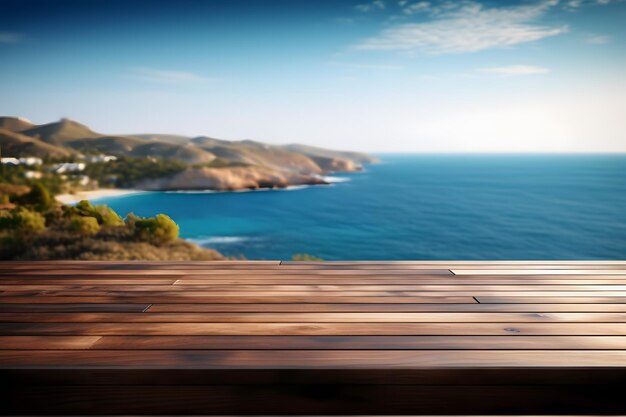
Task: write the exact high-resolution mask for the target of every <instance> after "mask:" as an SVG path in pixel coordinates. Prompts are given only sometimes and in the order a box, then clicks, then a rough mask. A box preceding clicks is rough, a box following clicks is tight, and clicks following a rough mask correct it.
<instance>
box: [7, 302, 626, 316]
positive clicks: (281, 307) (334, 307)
mask: <svg viewBox="0 0 626 417" xmlns="http://www.w3.org/2000/svg"><path fill="white" fill-rule="evenodd" d="M12 305H15V306H19V305H20V304H12ZM0 306H1V305H0ZM85 311H89V310H85ZM147 312H148V313H150V314H152V313H219V312H248V313H254V312H270V313H271V312H274V313H280V312H328V313H332V312H382V313H385V312H387V313H391V312H501V313H513V312H524V313H527V312H532V313H551V312H589V313H593V312H621V313H626V303H622V304H602V303H600V304H578V303H575V304H563V303H560V304H478V303H474V304H469V303H468V304H446V303H439V304H427V303H424V304H399V303H394V304H350V303H348V304H340V303H334V304H307V303H298V304H287V303H280V304H279V303H274V304H153V305H152V306H150V308H148V309H147Z"/></svg>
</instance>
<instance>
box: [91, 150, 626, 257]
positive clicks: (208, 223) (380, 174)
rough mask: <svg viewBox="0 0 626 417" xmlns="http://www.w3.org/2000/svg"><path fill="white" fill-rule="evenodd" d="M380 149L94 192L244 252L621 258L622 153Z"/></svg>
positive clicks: (625, 177)
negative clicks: (236, 177)
mask: <svg viewBox="0 0 626 417" xmlns="http://www.w3.org/2000/svg"><path fill="white" fill-rule="evenodd" d="M380 158H381V159H382V163H381V164H377V165H371V166H368V167H367V170H366V172H363V173H355V174H341V175H338V176H340V177H342V178H346V179H348V181H346V182H338V183H335V184H333V185H331V186H315V187H306V188H296V189H292V190H272V191H258V192H236V193H147V194H139V195H131V196H125V197H116V198H109V199H103V200H100V202H104V203H106V204H109V205H110V206H112V207H113V208H114V209H115V210H116V211H118V212H119V213H124V214H125V213H128V212H131V211H132V212H134V213H135V214H138V215H142V216H151V215H154V214H156V213H167V214H169V215H170V216H171V217H172V218H173V219H174V220H176V222H178V223H179V225H180V227H181V235H182V237H184V238H187V239H191V240H193V241H196V242H198V243H200V244H202V245H204V246H206V247H212V248H216V249H218V250H219V251H221V252H223V253H225V254H227V255H244V256H245V257H246V258H248V259H290V258H291V256H292V255H293V254H296V253H308V254H312V255H315V256H318V257H321V258H323V259H325V260H340V259H354V260H369V259H389V260H402V259H405V260H411V259H415V260H437V259H443V260H445V259H464V260H497V259H510V260H514V259H518V260H523V259H626V155H472V156H468V155H380Z"/></svg>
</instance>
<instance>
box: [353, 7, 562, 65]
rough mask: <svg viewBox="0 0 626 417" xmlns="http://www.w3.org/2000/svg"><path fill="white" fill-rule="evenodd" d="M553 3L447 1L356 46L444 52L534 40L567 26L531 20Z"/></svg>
mask: <svg viewBox="0 0 626 417" xmlns="http://www.w3.org/2000/svg"><path fill="white" fill-rule="evenodd" d="M556 4H557V2H556V1H554V0H550V1H542V2H539V3H536V4H532V5H522V6H512V7H494V8H485V7H483V6H482V5H481V4H479V3H475V2H460V3H456V4H452V5H450V4H446V5H445V6H446V7H442V8H438V9H437V10H433V11H432V14H433V17H434V20H431V21H429V22H423V23H405V24H398V25H395V26H392V27H390V28H388V29H385V30H383V31H382V32H381V33H379V34H378V35H377V36H374V37H371V38H368V39H365V40H364V41H363V42H361V43H359V44H357V45H356V48H357V49H361V50H388V51H392V50H398V51H420V52H426V53H433V54H446V53H462V52H476V51H481V50H484V49H490V48H502V47H507V46H511V45H517V44H521V43H526V42H532V41H537V40H540V39H543V38H546V37H550V36H555V35H559V34H561V33H564V32H566V31H567V30H568V29H567V26H544V25H539V24H537V23H534V21H535V20H537V19H539V18H540V17H542V16H543V15H544V14H545V13H546V12H547V11H548V10H549V9H550V8H551V7H553V6H555V5H556ZM446 9H448V10H446Z"/></svg>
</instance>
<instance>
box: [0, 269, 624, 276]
mask: <svg viewBox="0 0 626 417" xmlns="http://www.w3.org/2000/svg"><path fill="white" fill-rule="evenodd" d="M85 271H86V270H76V269H32V270H11V271H8V270H0V274H2V275H11V276H21V275H39V276H56V275H63V276H71V275H85ZM132 273H133V274H137V275H140V276H141V275H153V276H163V275H206V276H210V275H232V276H237V275H250V274H254V275H294V271H292V270H282V269H271V268H270V269H268V268H232V269H224V268H221V269H215V268H212V269H209V268H201V269H181V268H178V269H168V268H159V269H149V268H146V269H135V270H133V271H132ZM315 273H316V274H318V275H331V276H334V275H380V274H381V270H366V269H323V270H316V271H315ZM624 273H626V272H622V274H624ZM89 274H90V275H108V276H114V275H128V274H129V269H117V270H116V269H93V270H89ZM384 274H385V275H452V272H450V270H448V269H402V270H384Z"/></svg>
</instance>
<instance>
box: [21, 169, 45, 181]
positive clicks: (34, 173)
mask: <svg viewBox="0 0 626 417" xmlns="http://www.w3.org/2000/svg"><path fill="white" fill-rule="evenodd" d="M42 175H43V174H42V173H41V172H39V171H26V172H25V173H24V176H25V177H26V178H30V179H39V178H41V177H42Z"/></svg>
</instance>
